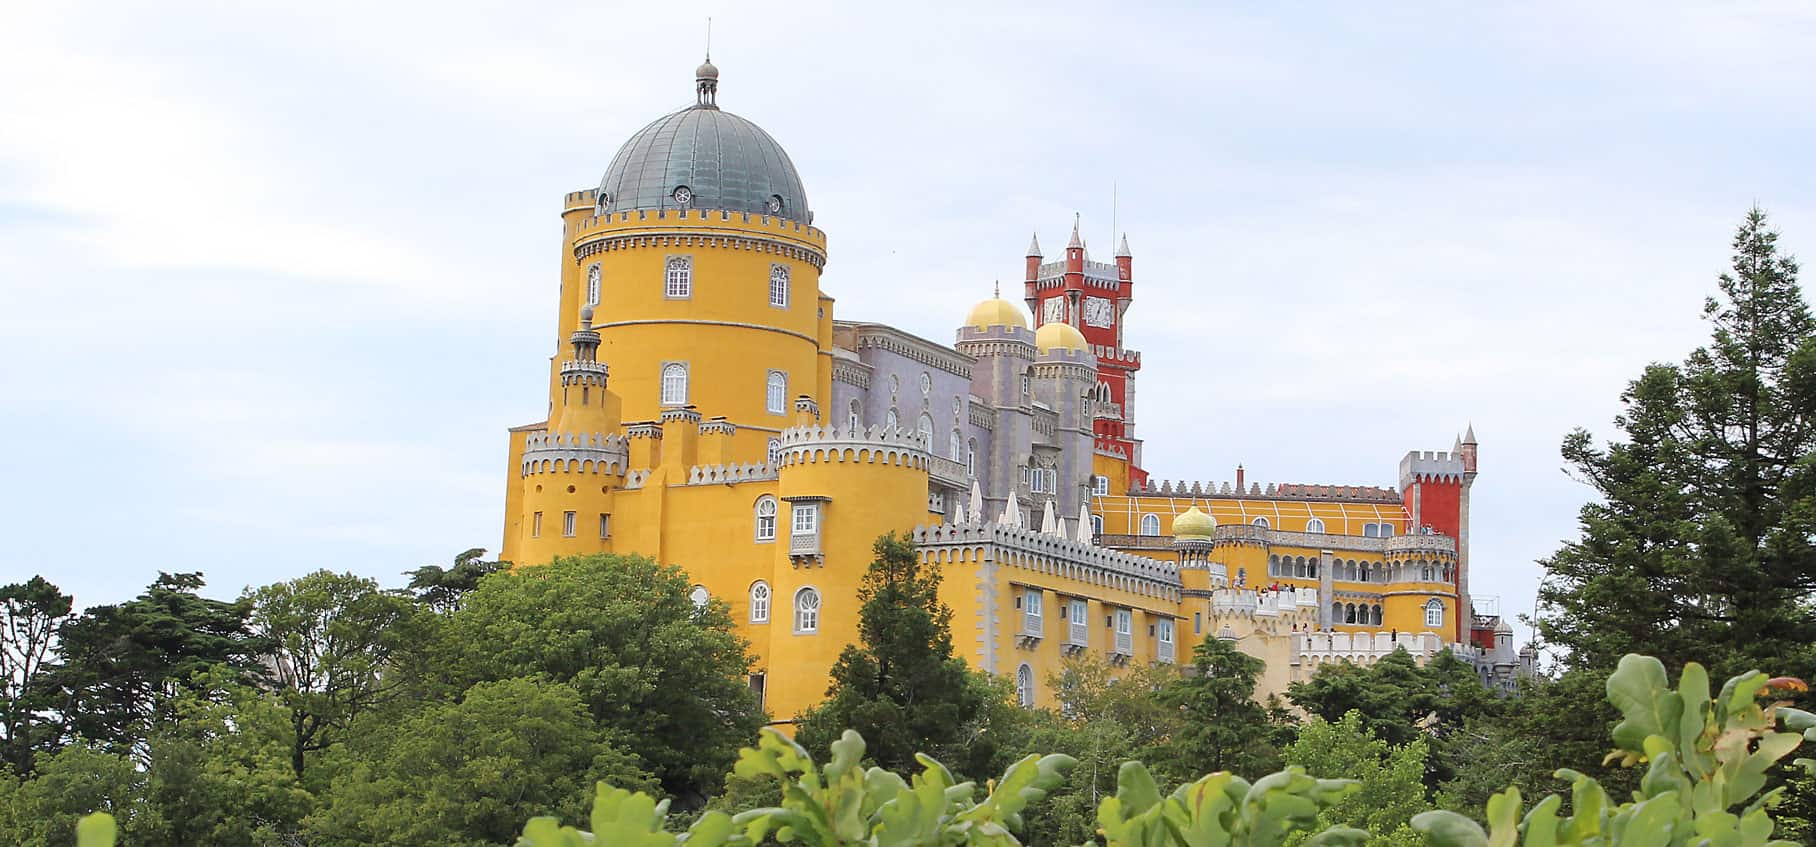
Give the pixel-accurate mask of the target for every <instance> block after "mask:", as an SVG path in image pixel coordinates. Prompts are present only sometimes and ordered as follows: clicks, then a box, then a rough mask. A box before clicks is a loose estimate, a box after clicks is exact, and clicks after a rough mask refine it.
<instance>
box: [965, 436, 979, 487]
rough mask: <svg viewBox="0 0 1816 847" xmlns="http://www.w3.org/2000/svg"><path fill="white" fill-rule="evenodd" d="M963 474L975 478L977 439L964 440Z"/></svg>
mask: <svg viewBox="0 0 1816 847" xmlns="http://www.w3.org/2000/svg"><path fill="white" fill-rule="evenodd" d="M965 476H966V477H967V478H970V479H977V439H975V438H973V439H971V440H970V441H967V442H965Z"/></svg>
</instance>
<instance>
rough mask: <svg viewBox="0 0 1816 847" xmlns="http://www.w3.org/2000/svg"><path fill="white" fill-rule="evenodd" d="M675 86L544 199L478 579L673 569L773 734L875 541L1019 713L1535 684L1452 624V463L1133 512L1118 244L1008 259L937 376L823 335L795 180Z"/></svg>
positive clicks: (767, 140)
mask: <svg viewBox="0 0 1816 847" xmlns="http://www.w3.org/2000/svg"><path fill="white" fill-rule="evenodd" d="M695 76H696V79H695V90H694V94H695V102H694V104H693V105H692V106H689V107H688V108H685V109H682V110H680V111H678V112H675V113H673V114H670V115H666V116H664V117H662V118H659V119H657V120H656V121H655V122H654V123H651V124H649V125H648V126H646V127H644V128H643V129H642V130H641V131H639V132H637V133H636V134H635V135H633V136H631V138H630V140H629V141H627V142H625V144H624V146H623V147H621V148H620V149H619V150H618V153H617V155H616V156H615V157H613V159H612V161H611V164H610V166H609V167H608V168H607V170H606V173H605V178H604V179H603V180H602V181H601V182H600V184H599V187H598V188H596V189H589V190H585V191H576V192H572V193H570V194H568V195H566V197H565V198H564V204H563V207H562V212H561V218H562V224H563V234H562V243H561V268H562V272H561V296H560V312H559V315H558V319H557V325H556V337H555V339H554V340H555V350H556V352H555V355H554V356H553V357H552V359H551V362H550V367H549V377H548V379H549V386H548V387H549V407H548V417H547V419H546V420H544V421H540V422H537V423H533V424H529V425H526V426H520V427H516V428H514V429H512V430H511V431H510V460H509V482H508V485H507V488H506V495H505V531H504V545H503V552H502V557H503V558H504V559H506V560H509V561H512V562H516V563H518V564H535V563H539V562H547V561H549V560H550V559H552V558H554V557H556V556H561V555H570V554H582V553H596V552H617V553H636V554H640V555H644V556H649V557H652V558H654V559H656V560H658V561H661V562H664V563H672V564H675V565H679V566H681V567H682V568H684V569H685V570H686V571H687V572H688V573H689V574H690V575H691V576H692V578H693V579H694V580H696V581H697V583H698V584H697V586H696V587H695V589H694V599H695V601H696V602H699V603H705V602H707V601H708V599H709V598H719V599H722V600H724V601H725V602H726V603H728V604H729V605H730V607H731V610H732V615H733V618H734V620H735V621H737V623H738V625H739V626H740V628H741V629H742V632H743V635H744V636H745V637H746V638H747V639H749V641H750V643H751V645H752V651H753V653H754V654H755V655H756V657H757V669H756V673H755V674H753V676H752V678H751V684H752V686H753V687H756V688H757V689H758V691H759V693H760V694H761V695H762V696H763V698H764V701H765V705H766V707H767V708H768V710H769V712H770V714H771V715H772V716H774V717H775V718H776V719H777V721H776V722H777V723H779V724H787V723H789V719H790V718H792V717H793V716H794V715H795V714H797V713H798V712H800V711H801V710H802V709H803V708H804V707H806V706H809V705H811V704H813V703H815V702H817V701H818V700H819V699H820V698H821V697H823V696H824V694H825V691H826V686H827V678H828V670H829V669H830V668H831V666H832V663H833V661H834V659H835V658H836V657H837V656H838V654H839V651H840V650H841V649H843V648H844V647H845V645H847V644H849V643H851V642H852V641H854V640H855V639H856V638H857V619H858V606H859V603H858V600H857V593H858V586H859V583H860V581H861V580H862V579H863V576H864V573H865V570H866V567H867V565H868V564H869V562H870V560H871V559H872V553H871V547H872V544H873V543H874V542H875V541H876V539H877V537H878V536H880V535H882V534H884V533H889V532H898V533H900V532H908V533H911V534H912V537H913V540H914V544H915V546H916V548H917V550H918V554H919V555H920V556H921V557H922V560H923V561H925V562H927V563H929V564H932V565H935V566H937V567H938V568H939V569H940V570H941V572H942V574H943V582H942V588H941V593H942V598H943V599H944V601H945V602H946V604H947V605H948V606H950V607H951V609H952V611H953V638H954V642H955V645H956V646H957V648H958V650H959V652H960V654H961V655H963V656H964V657H965V658H966V659H967V660H968V661H970V662H971V663H972V664H973V665H974V666H976V667H978V668H981V669H983V670H986V671H989V672H991V673H998V674H1007V675H1012V677H1013V678H1014V679H1015V681H1016V684H1017V689H1018V692H1019V695H1020V697H1021V699H1022V702H1023V703H1024V704H1026V705H1049V704H1050V703H1049V700H1050V697H1051V695H1050V694H1049V693H1048V692H1047V690H1046V687H1045V685H1044V680H1045V679H1046V677H1047V676H1048V675H1049V674H1051V673H1053V672H1054V671H1056V670H1057V669H1058V668H1059V667H1060V665H1061V662H1062V661H1063V660H1064V659H1065V658H1066V657H1068V656H1073V655H1078V654H1096V655H1098V656H1101V657H1104V658H1105V659H1106V660H1108V661H1110V662H1113V663H1119V664H1120V663H1128V662H1176V661H1182V660H1189V658H1190V651H1191V648H1192V646H1193V645H1195V644H1196V643H1198V642H1199V641H1201V640H1202V639H1203V638H1204V637H1205V636H1207V635H1216V636H1218V637H1221V638H1226V639H1231V640H1233V641H1234V642H1235V643H1236V644H1237V645H1238V647H1239V648H1240V649H1242V650H1244V651H1246V652H1249V653H1251V654H1253V655H1255V656H1258V657H1260V658H1262V659H1263V660H1265V662H1266V665H1267V671H1266V674H1265V675H1264V677H1263V679H1262V683H1261V691H1262V693H1264V694H1265V693H1269V692H1278V691H1281V690H1283V689H1284V688H1285V687H1286V685H1287V684H1288V683H1290V682H1291V681H1293V680H1296V679H1302V678H1304V677H1306V676H1308V675H1310V674H1311V673H1312V672H1314V671H1315V670H1316V669H1317V668H1318V666H1319V665H1321V664H1324V663H1327V662H1338V661H1346V662H1359V663H1368V662H1373V661H1375V660H1377V659H1378V658H1380V657H1382V656H1384V655H1386V654H1388V653H1389V652H1391V651H1392V650H1394V649H1395V648H1397V647H1398V648H1405V649H1407V650H1408V651H1410V652H1411V653H1412V654H1413V655H1414V656H1415V657H1417V658H1418V659H1419V660H1421V661H1423V660H1425V659H1427V658H1429V657H1431V656H1433V655H1436V654H1437V653H1438V652H1439V651H1441V650H1445V649H1449V650H1452V651H1454V652H1455V653H1456V654H1457V655H1459V656H1462V657H1464V658H1466V659H1468V660H1470V661H1472V662H1474V663H1475V665H1476V667H1477V668H1478V670H1479V672H1480V673H1481V674H1482V676H1483V679H1484V680H1485V681H1487V682H1489V683H1490V684H1491V685H1495V686H1502V687H1504V686H1507V685H1510V684H1511V682H1512V680H1513V679H1514V677H1515V676H1516V674H1517V673H1518V672H1520V671H1521V670H1522V668H1524V667H1528V666H1529V665H1530V663H1531V661H1532V656H1531V653H1530V651H1529V650H1528V651H1520V652H1519V653H1516V651H1515V650H1514V648H1513V644H1512V641H1513V632H1512V629H1511V627H1509V626H1508V625H1507V624H1506V622H1505V621H1503V620H1501V619H1500V618H1499V617H1497V616H1492V615H1484V614H1477V613H1476V610H1475V609H1474V608H1473V607H1472V605H1471V602H1470V596H1469V573H1470V560H1469V491H1470V487H1471V485H1473V484H1474V482H1475V477H1476V459H1477V453H1476V447H1477V445H1476V440H1475V434H1474V432H1473V431H1471V432H1469V433H1468V434H1467V435H1465V436H1463V437H1462V438H1459V439H1458V441H1457V444H1456V445H1455V446H1454V447H1453V448H1452V449H1451V450H1449V451H1445V452H1421V451H1415V452H1411V453H1408V454H1406V456H1405V458H1403V459H1401V460H1400V466H1399V477H1398V480H1397V482H1398V486H1397V488H1377V487H1366V486H1353V485H1298V484H1286V485H1271V484H1270V485H1266V486H1263V485H1261V484H1259V483H1252V482H1248V481H1247V480H1246V479H1245V478H1244V474H1245V472H1244V470H1243V469H1241V468H1237V469H1236V472H1235V479H1234V481H1233V483H1232V482H1222V483H1214V484H1213V483H1199V482H1190V483H1186V482H1160V483H1156V482H1155V481H1154V480H1152V479H1150V478H1149V476H1148V473H1147V472H1146V471H1145V470H1144V469H1143V468H1142V466H1141V465H1142V457H1141V454H1142V449H1141V448H1142V442H1141V440H1140V439H1139V438H1138V437H1137V436H1136V427H1135V420H1136V419H1135V408H1136V407H1135V387H1136V374H1137V372H1138V371H1139V370H1140V367H1141V355H1140V354H1139V353H1137V352H1136V351H1134V350H1131V349H1129V348H1128V347H1127V346H1126V340H1127V339H1126V338H1125V333H1124V330H1125V327H1126V317H1127V313H1128V310H1129V306H1130V305H1131V304H1132V303H1133V302H1134V296H1135V276H1134V258H1133V255H1132V253H1131V252H1130V250H1129V244H1128V239H1127V237H1126V236H1125V237H1123V238H1122V240H1121V243H1120V245H1119V246H1118V249H1117V250H1116V255H1115V256H1114V257H1113V260H1112V261H1110V262H1098V261H1094V260H1092V258H1091V256H1090V254H1089V251H1088V250H1087V249H1086V247H1085V245H1084V243H1083V242H1082V241H1081V240H1080V238H1079V235H1078V229H1077V225H1076V222H1075V223H1074V226H1073V231H1072V234H1071V239H1070V240H1069V241H1068V242H1067V244H1066V246H1065V248H1064V250H1063V251H1062V252H1061V254H1060V255H1059V256H1058V257H1056V258H1055V260H1054V261H1051V262H1049V261H1047V260H1046V256H1045V255H1044V254H1043V253H1042V251H1041V247H1040V244H1039V240H1038V238H1037V239H1035V240H1034V241H1033V242H1032V243H1030V244H1029V246H1028V253H1027V256H1026V271H1027V272H1026V277H1025V279H1024V281H1023V283H1022V297H1021V302H1020V303H1016V302H1011V301H1009V300H1006V299H1002V297H1001V296H1000V293H999V295H998V296H997V297H995V298H993V299H990V300H986V301H984V302H982V303H979V304H977V306H976V307H974V308H972V309H971V310H970V312H969V313H968V314H967V315H966V316H965V318H964V323H963V324H962V325H961V326H959V327H958V330H957V334H956V338H955V340H954V343H952V344H950V345H948V344H942V343H938V342H935V341H931V340H927V339H923V338H919V337H916V336H914V335H912V334H910V333H907V332H903V331H901V330H899V329H896V328H894V327H891V326H888V325H886V324H882V323H871V322H864V321H844V320H835V319H834V317H833V298H832V297H830V296H829V295H827V294H826V293H825V291H824V290H823V289H822V287H821V285H820V275H821V272H822V270H823V269H824V268H825V265H826V260H827V256H828V252H827V240H826V234H825V233H824V232H822V231H821V230H820V229H818V228H816V227H815V226H814V220H813V212H812V210H811V207H810V206H809V205H808V200H807V195H806V192H805V189H804V188H803V184H802V181H801V177H800V175H799V174H798V173H797V172H796V170H795V167H794V164H793V163H792V162H791V161H790V160H789V157H788V154H787V153H786V152H785V151H784V150H783V149H782V147H781V146H780V145H779V144H777V143H776V141H775V140H774V139H773V138H771V137H770V136H769V134H768V133H766V132H764V131H763V130H762V129H761V128H759V127H758V126H757V125H756V124H754V123H752V122H750V121H748V120H745V119H744V118H741V117H738V116H736V115H733V114H731V113H730V112H726V111H724V110H721V109H720V108H719V106H718V103H717V100H718V85H719V71H718V69H717V68H715V67H714V66H713V65H712V64H711V62H710V61H709V62H707V63H706V64H703V65H701V66H700V67H699V69H698V70H697V72H696V75H695ZM1024 305H1025V307H1026V311H1024ZM1030 315H1031V316H1032V317H1033V321H1032V327H1030V320H1029V316H1030ZM954 317H957V314H956V310H955V315H954Z"/></svg>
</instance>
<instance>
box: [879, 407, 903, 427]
mask: <svg viewBox="0 0 1816 847" xmlns="http://www.w3.org/2000/svg"><path fill="white" fill-rule="evenodd" d="M901 427H902V416H901V415H898V414H896V413H895V409H893V408H892V409H890V410H889V414H887V415H884V416H883V428H884V429H901Z"/></svg>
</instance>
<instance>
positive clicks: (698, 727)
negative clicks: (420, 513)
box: [426, 555, 764, 806]
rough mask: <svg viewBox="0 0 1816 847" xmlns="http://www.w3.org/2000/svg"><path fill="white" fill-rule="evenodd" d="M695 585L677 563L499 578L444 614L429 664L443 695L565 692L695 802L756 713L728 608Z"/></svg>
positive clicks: (748, 732)
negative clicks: (539, 687)
mask: <svg viewBox="0 0 1816 847" xmlns="http://www.w3.org/2000/svg"><path fill="white" fill-rule="evenodd" d="M690 588H691V583H690V582H689V581H688V579H687V575H686V574H684V573H682V572H681V571H680V570H679V569H677V568H673V567H663V566H660V565H657V564H655V563H654V562H651V561H650V560H648V559H644V558H641V557H634V556H612V555H595V556H577V557H564V558H559V559H556V560H555V561H554V562H552V563H550V564H548V565H539V566H534V567H522V568H517V569H515V570H512V571H508V572H499V573H495V574H492V575H490V576H487V577H484V578H483V579H481V580H480V582H479V587H478V588H476V589H474V590H473V591H471V592H469V593H468V594H467V595H466V597H465V599H464V600H463V602H462V604H461V607H460V609H459V610H458V611H456V612H454V613H453V614H452V615H450V616H449V617H448V619H447V622H446V626H445V627H444V628H443V629H442V630H441V634H440V636H439V637H438V638H437V639H436V643H435V644H434V645H433V647H432V648H431V649H430V650H429V651H428V657H427V658H428V661H427V663H426V668H427V669H428V670H430V671H433V672H434V673H437V674H439V675H440V678H439V679H436V680H433V681H432V682H433V684H434V685H436V686H437V687H439V688H441V689H444V690H446V691H448V692H450V695H449V696H454V695H456V694H457V693H458V692H460V691H464V690H466V689H467V688H468V687H470V686H472V685H474V684H477V683H480V682H486V681H496V680H506V679H513V678H517V677H531V676H541V677H543V678H545V679H547V680H549V681H551V682H559V683H563V684H566V685H569V686H571V687H572V688H573V690H574V691H575V692H576V693H578V695H579V697H580V701H581V703H583V704H584V705H585V707H586V710H587V713H588V714H590V715H591V716H592V719H593V721H594V722H595V724H596V725H597V726H598V728H599V729H600V730H601V731H602V732H604V733H606V734H607V735H608V736H609V737H611V738H613V739H615V740H616V741H617V742H618V743H621V744H623V745H624V747H625V749H627V750H628V751H629V752H631V753H633V754H635V755H636V756H637V757H638V759H639V760H640V762H641V766H642V768H643V769H644V770H646V771H648V772H650V773H651V774H652V775H654V776H655V777H656V778H657V779H658V780H659V781H660V782H661V785H662V789H663V790H664V791H666V792H668V793H669V794H670V795H672V796H677V797H680V798H682V799H683V801H684V803H685V804H686V805H691V806H698V805H701V804H703V803H704V802H705V800H706V798H707V797H708V796H710V795H711V794H712V793H713V792H714V791H715V790H716V788H717V787H718V785H719V784H720V782H721V780H722V779H723V775H724V773H725V770H726V769H727V768H728V767H730V765H731V763H732V760H733V758H734V757H735V756H736V755H737V750H738V748H739V747H740V746H742V745H743V744H744V743H746V742H747V741H748V740H749V739H750V738H751V737H753V736H755V735H756V732H757V730H758V728H760V727H761V726H762V725H763V723H764V718H763V713H762V710H761V709H760V708H759V707H758V705H757V702H756V697H755V695H754V694H752V692H751V691H750V688H749V685H748V674H749V672H750V666H751V659H750V655H749V654H748V653H747V652H746V645H745V643H744V641H743V640H742V639H740V638H739V637H738V636H737V634H736V632H735V630H734V628H733V626H732V622H731V616H730V614H729V612H728V610H727V607H726V606H725V604H724V603H722V602H713V603H709V604H708V605H706V606H704V607H696V606H695V605H694V603H693V601H692V600H691V599H689V597H688V591H689V590H690Z"/></svg>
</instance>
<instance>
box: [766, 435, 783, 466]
mask: <svg viewBox="0 0 1816 847" xmlns="http://www.w3.org/2000/svg"><path fill="white" fill-rule="evenodd" d="M763 459H764V460H765V461H767V462H769V466H770V467H772V468H779V467H781V466H782V439H780V438H771V439H769V446H768V448H767V449H766V450H765V452H764V453H763Z"/></svg>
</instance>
